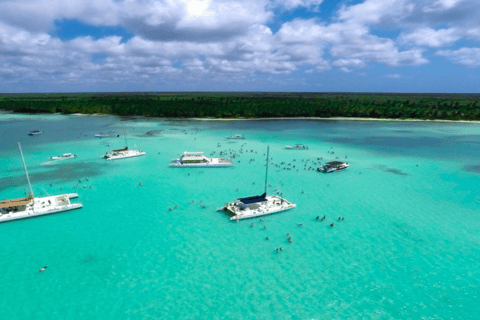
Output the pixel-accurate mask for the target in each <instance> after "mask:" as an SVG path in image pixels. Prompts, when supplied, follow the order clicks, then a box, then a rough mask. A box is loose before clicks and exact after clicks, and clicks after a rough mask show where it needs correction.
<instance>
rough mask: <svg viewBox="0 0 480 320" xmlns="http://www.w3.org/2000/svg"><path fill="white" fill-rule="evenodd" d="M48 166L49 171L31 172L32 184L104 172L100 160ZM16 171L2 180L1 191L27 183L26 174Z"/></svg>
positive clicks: (59, 181)
mask: <svg viewBox="0 0 480 320" xmlns="http://www.w3.org/2000/svg"><path fill="white" fill-rule="evenodd" d="M44 168H45V167H44ZM47 168H48V169H49V170H48V171H43V172H29V176H30V180H31V181H32V186H35V185H36V184H38V183H40V182H43V183H49V184H50V183H65V182H69V181H72V180H78V179H84V178H91V177H97V176H100V175H102V174H103V173H104V171H103V170H102V168H101V166H99V163H98V162H90V163H88V162H87V163H85V162H83V163H74V164H62V165H61V166H51V167H50V166H49V167H47ZM29 171H30V170H29ZM16 172H17V175H14V176H10V177H7V178H4V179H2V181H0V191H2V190H5V189H8V188H10V187H15V186H21V185H25V184H26V183H27V181H26V178H25V174H24V173H23V172H22V171H18V170H16Z"/></svg>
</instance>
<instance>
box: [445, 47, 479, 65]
mask: <svg viewBox="0 0 480 320" xmlns="http://www.w3.org/2000/svg"><path fill="white" fill-rule="evenodd" d="M437 54H438V55H440V56H444V57H447V58H449V59H450V60H452V61H453V62H455V63H458V64H462V65H465V66H469V67H478V66H480V48H461V49H458V50H440V51H437Z"/></svg>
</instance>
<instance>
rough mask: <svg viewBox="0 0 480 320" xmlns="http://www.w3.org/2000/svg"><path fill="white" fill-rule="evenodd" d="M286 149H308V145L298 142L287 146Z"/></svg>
mask: <svg viewBox="0 0 480 320" xmlns="http://www.w3.org/2000/svg"><path fill="white" fill-rule="evenodd" d="M285 149H294V150H308V147H307V146H306V145H303V144H296V145H294V146H285Z"/></svg>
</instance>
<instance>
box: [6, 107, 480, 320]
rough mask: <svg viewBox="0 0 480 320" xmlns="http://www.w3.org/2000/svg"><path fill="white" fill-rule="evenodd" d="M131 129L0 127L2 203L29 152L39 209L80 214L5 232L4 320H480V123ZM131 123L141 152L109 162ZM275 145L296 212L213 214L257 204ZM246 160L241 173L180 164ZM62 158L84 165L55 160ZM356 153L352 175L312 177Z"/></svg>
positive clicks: (12, 192)
mask: <svg viewBox="0 0 480 320" xmlns="http://www.w3.org/2000/svg"><path fill="white" fill-rule="evenodd" d="M121 120H122V119H119V118H116V117H73V116H70V117H67V116H61V115H54V116H34V115H30V116H27V115H0V168H1V173H0V178H1V181H0V197H1V198H2V199H3V198H13V197H22V196H23V195H24V194H25V191H26V189H27V188H26V179H25V177H24V175H23V171H22V167H21V159H20V155H19V152H18V150H17V145H16V142H17V141H19V142H21V143H22V147H23V151H24V154H25V160H26V162H27V165H28V169H29V172H30V176H31V180H32V183H33V189H34V191H35V193H36V195H37V196H41V195H42V194H47V193H48V194H60V193H67V192H74V191H76V192H78V194H79V199H78V200H74V201H75V202H81V203H83V204H84V207H83V209H81V210H77V211H72V212H67V213H61V214H56V215H51V216H47V217H42V218H36V219H27V220H23V221H16V222H9V223H4V224H0V242H1V244H2V245H1V249H0V270H2V272H1V273H0V284H1V285H0V297H1V299H0V319H196V318H197V319H198V318H203V319H347V318H348V319H478V318H479V317H480V306H479V304H478V298H479V294H480V288H479V286H480V280H479V279H480V274H479V271H478V268H477V264H478V261H479V258H480V246H479V245H480V232H479V229H480V222H479V210H478V207H479V205H480V199H479V195H480V192H479V190H480V188H479V184H480V175H479V173H480V163H479V161H478V157H477V155H478V154H480V125H477V124H445V123H383V122H347V121H343V122H328V121H269V122H268V121H267V122H266V121H260V122H257V121H254V122H253V121H252V122H242V121H238V122H213V121H212V122H207V121H204V122H195V121H164V120H145V119H138V118H132V119H123V120H125V121H121ZM124 125H125V127H126V132H127V137H128V144H129V146H130V148H138V149H141V150H143V151H146V152H147V155H146V156H143V157H138V158H131V159H124V160H121V161H105V160H104V159H101V158H100V157H101V156H102V155H103V154H104V153H105V152H106V151H109V150H111V149H116V148H122V147H124V144H125V142H124V139H123V138H111V139H95V138H93V134H94V133H97V132H101V131H103V132H106V131H117V132H119V133H122V132H123V127H124ZM34 129H40V130H43V131H44V132H45V133H44V134H43V135H40V136H35V137H29V136H27V132H28V131H30V130H34ZM149 130H163V132H162V133H161V134H158V135H155V136H152V137H147V136H145V135H144V133H145V132H147V131H149ZM232 134H243V135H245V136H246V138H247V139H246V140H244V141H241V140H237V141H229V140H227V139H226V138H225V136H228V135H232ZM217 143H220V144H221V147H217ZM294 143H303V144H306V145H308V146H309V147H310V149H309V150H307V151H304V150H285V149H283V146H284V145H287V144H294ZM242 144H245V145H244V146H243V147H242ZM267 146H270V157H271V158H273V160H272V161H271V163H270V164H271V165H270V172H269V184H270V185H271V187H269V192H270V193H275V190H276V189H280V190H281V192H283V196H284V197H285V198H287V199H288V200H289V201H291V202H293V203H296V204H297V208H295V209H294V210H291V211H287V212H284V213H281V214H277V215H272V216H267V217H266V218H265V221H264V222H260V221H259V220H258V219H253V220H245V221H240V222H238V223H236V222H231V221H230V220H229V217H228V216H227V215H225V214H223V213H221V212H217V211H216V208H217V207H220V206H222V205H224V204H225V203H226V202H229V201H232V200H234V199H235V198H237V197H243V196H251V195H255V194H260V193H262V192H263V181H264V173H265V161H264V160H265V156H264V154H265V152H266V147H267ZM241 149H243V154H241V157H240V158H236V159H234V162H235V164H236V167H235V168H217V169H179V168H169V167H168V164H169V162H170V160H171V159H173V158H176V157H178V156H179V155H180V154H181V153H182V152H183V151H203V152H205V154H207V155H208V154H210V153H211V152H213V151H215V152H216V154H217V155H218V153H219V152H220V151H221V150H223V151H227V152H229V150H234V151H236V152H237V153H238V152H239V150H241ZM247 150H248V152H246V151H247ZM252 150H253V152H252ZM66 152H71V153H74V154H76V155H77V156H78V158H76V159H74V160H65V161H63V162H60V163H55V164H51V163H50V162H49V161H48V157H50V156H53V155H58V154H62V153H66ZM330 152H334V154H331V153H330ZM345 156H347V157H348V158H347V159H346V161H348V162H349V163H350V165H351V166H350V168H349V169H348V170H345V171H343V172H338V173H335V174H320V173H318V172H315V171H313V170H304V168H309V167H312V168H314V167H316V166H317V165H318V164H319V163H324V162H325V161H328V160H335V158H336V157H339V158H340V159H345ZM320 157H321V158H322V160H321V161H319V160H317V158H320ZM250 159H255V161H249V160H250ZM294 159H295V160H294ZM307 159H309V162H307V163H308V165H307V166H306V167H305V166H304V163H305V160H307ZM302 160H304V161H302ZM282 162H284V163H285V164H281V163H282ZM313 162H315V163H316V164H315V165H314V164H313ZM289 164H290V165H289ZM293 165H295V168H294V169H293V168H292V167H293ZM284 168H291V170H286V169H284ZM297 169H299V170H298V171H297ZM86 179H88V181H86ZM78 180H81V182H79V181H78ZM140 182H142V184H143V186H140V185H139V183H140ZM254 183H255V184H254ZM50 184H52V186H50ZM77 184H78V186H76V185H77ZM84 185H85V186H86V188H84V187H83V186H84ZM90 187H91V188H90ZM237 189H238V191H237ZM302 190H303V191H304V193H302ZM192 201H193V203H192ZM200 201H201V202H200ZM175 206H177V208H176V209H173V210H172V211H170V210H169V208H175ZM203 206H205V208H204V207H203ZM318 215H320V216H323V215H326V220H325V221H324V222H318V221H316V220H315V217H316V216H318ZM339 216H341V217H345V220H344V221H342V222H338V221H336V219H337V218H338V217H339ZM252 223H253V227H252V226H251V224H252ZM299 223H302V224H303V226H299V225H298V224H299ZM331 223H334V224H335V226H334V227H333V228H330V227H329V225H330V224H331ZM264 226H266V229H264ZM287 233H289V234H290V236H292V238H293V242H292V243H289V242H288V241H287V238H288V237H287V236H286V234H287ZM266 236H268V237H269V239H270V240H265V237H266ZM279 247H282V248H283V249H284V251H283V252H280V253H277V252H276V250H275V249H276V248H279ZM45 265H48V269H47V270H46V271H45V272H43V273H39V272H38V270H39V269H40V268H41V267H43V266H45Z"/></svg>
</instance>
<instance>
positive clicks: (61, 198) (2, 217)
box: [0, 193, 83, 223]
mask: <svg viewBox="0 0 480 320" xmlns="http://www.w3.org/2000/svg"><path fill="white" fill-rule="evenodd" d="M77 197H78V194H77V193H68V194H62V195H58V196H50V197H43V198H35V199H33V200H32V203H31V204H28V205H27V206H26V209H25V210H22V211H17V212H10V213H3V214H0V223H2V222H7V221H13V220H20V219H26V218H34V217H40V216H44V215H47V214H52V213H59V212H64V211H70V210H75V209H80V208H82V207H83V205H82V204H81V203H70V199H72V198H77Z"/></svg>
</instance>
